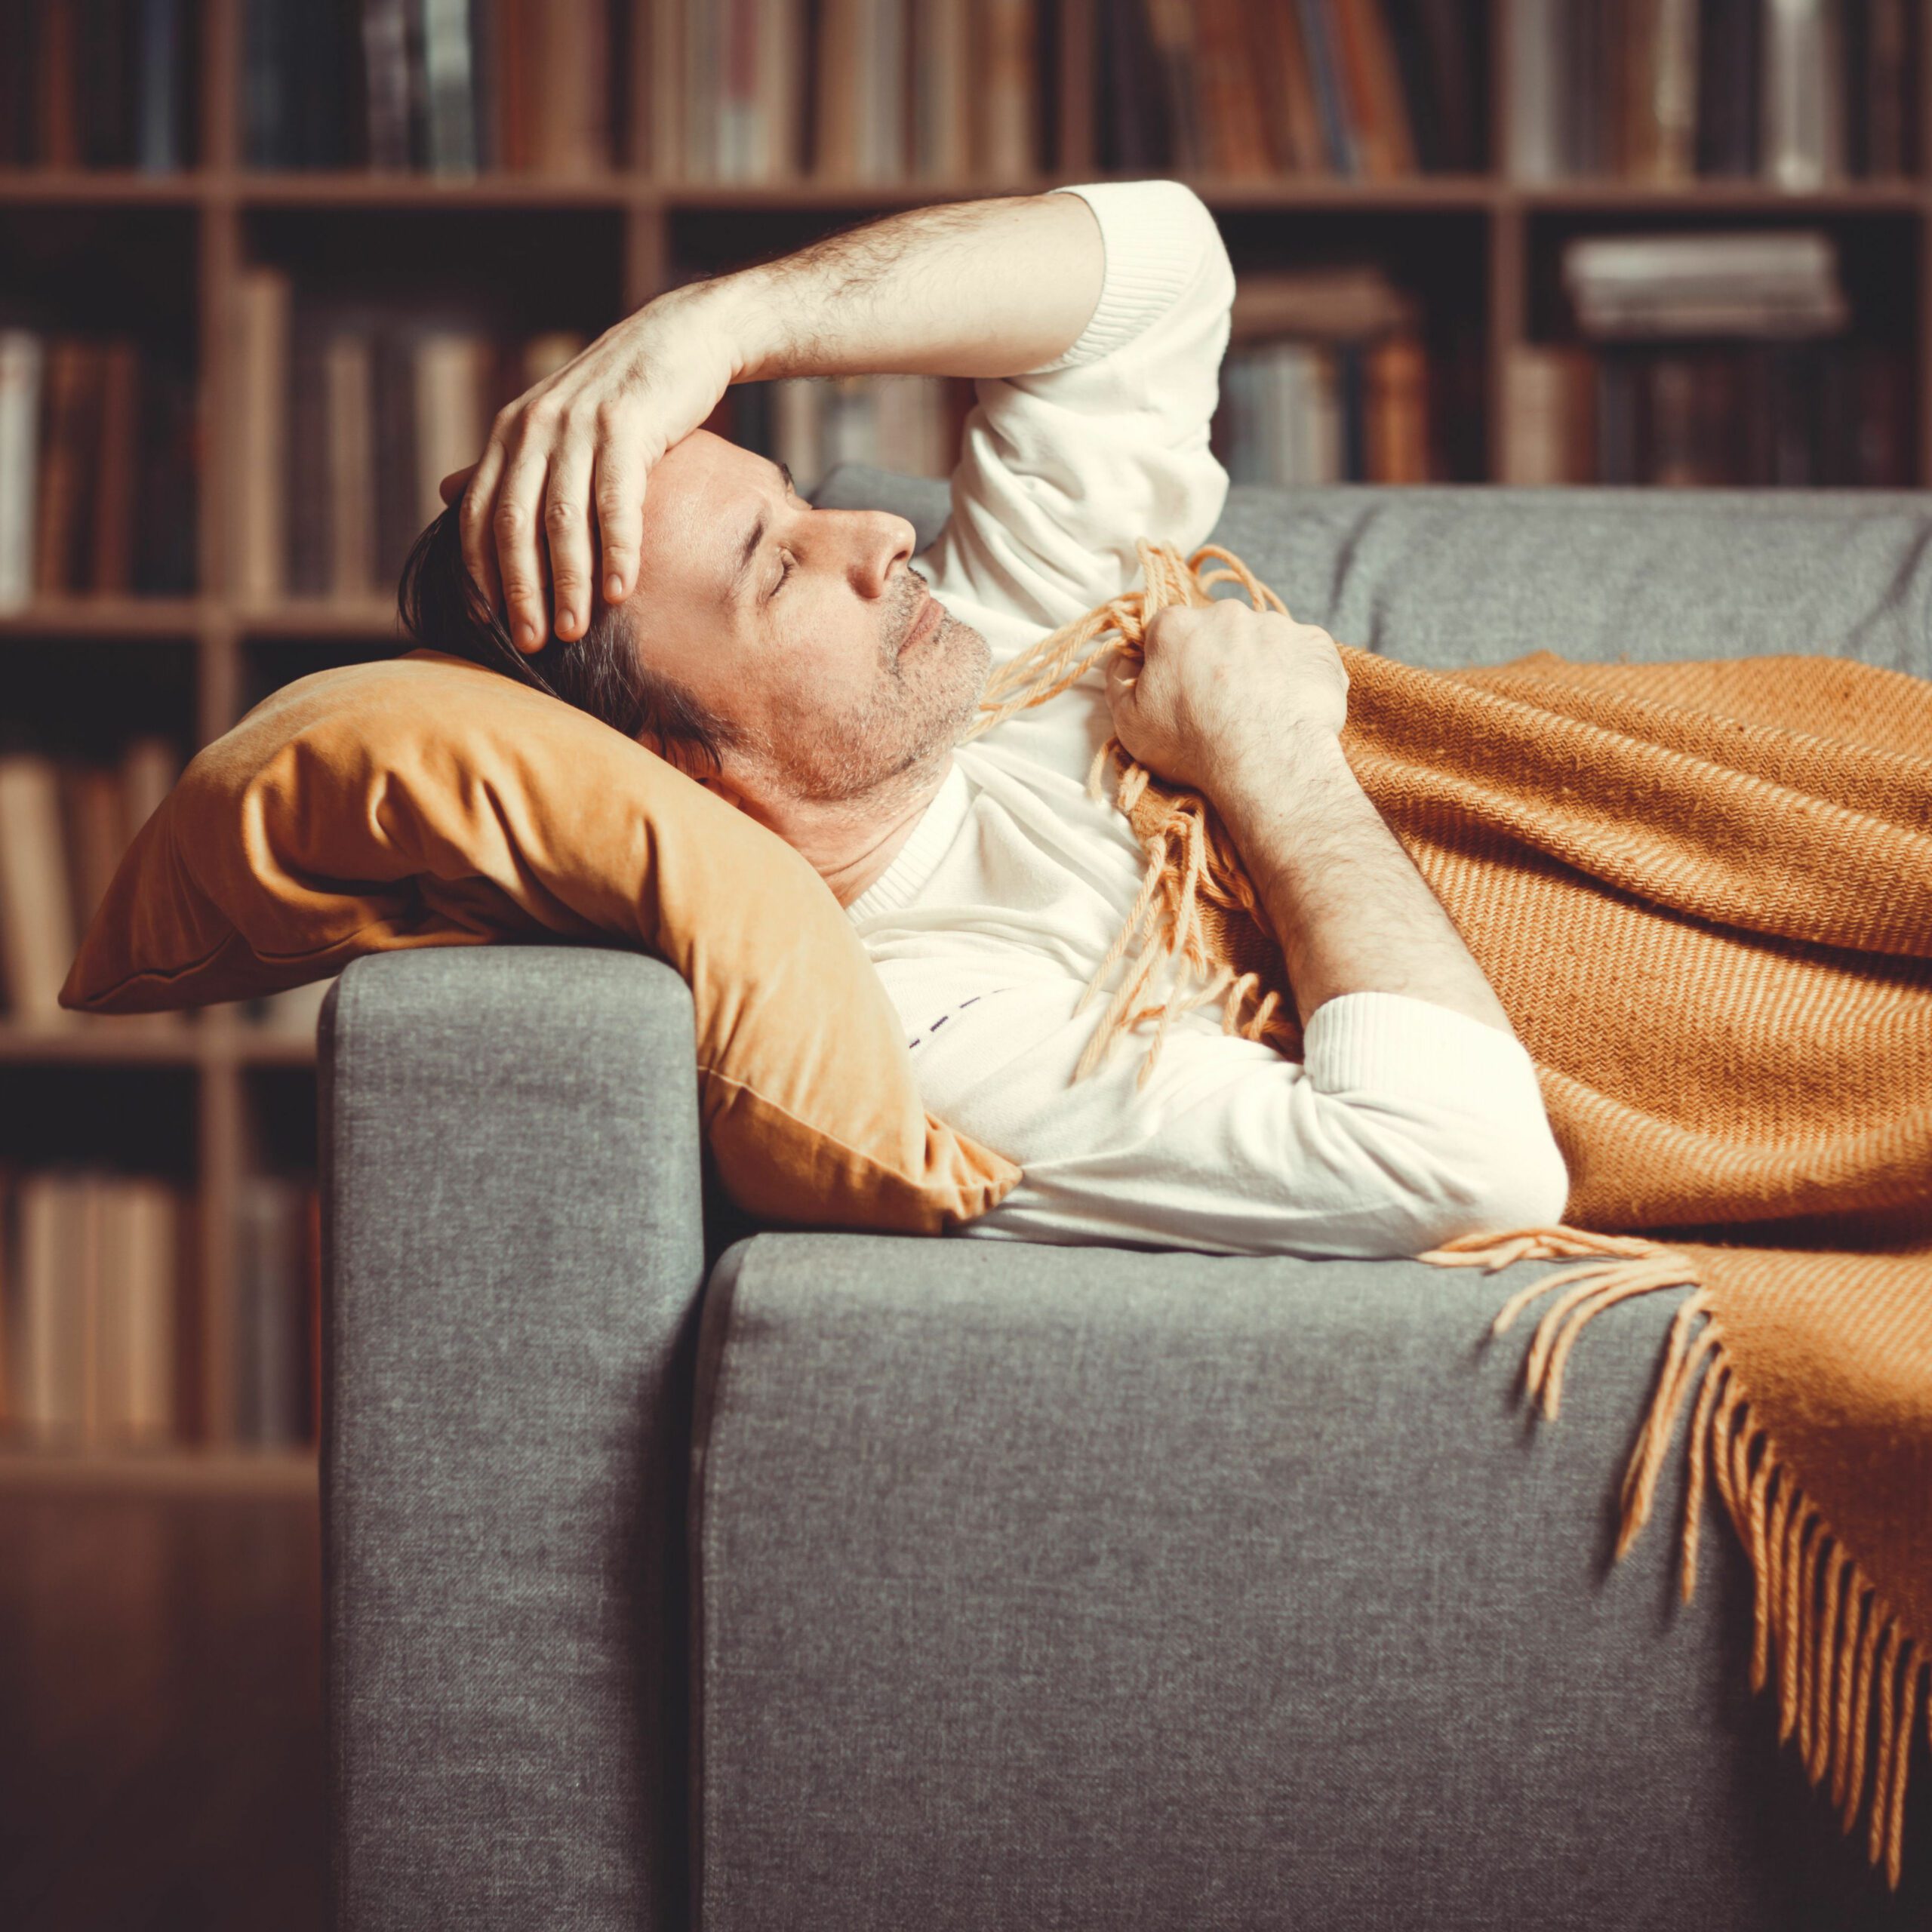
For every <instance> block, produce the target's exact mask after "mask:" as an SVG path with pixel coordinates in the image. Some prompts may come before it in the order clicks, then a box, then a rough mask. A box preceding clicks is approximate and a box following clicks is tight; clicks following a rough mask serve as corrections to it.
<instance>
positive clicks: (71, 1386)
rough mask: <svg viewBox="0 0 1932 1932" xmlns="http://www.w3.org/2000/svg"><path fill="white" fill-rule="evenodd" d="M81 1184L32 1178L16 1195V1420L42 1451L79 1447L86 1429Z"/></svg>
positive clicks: (87, 1282)
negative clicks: (17, 1273) (52, 1448)
mask: <svg viewBox="0 0 1932 1932" xmlns="http://www.w3.org/2000/svg"><path fill="white" fill-rule="evenodd" d="M84 1186H85V1183H83V1182H82V1181H81V1180H79V1179H78V1177H75V1176H72V1175H69V1174H59V1173H42V1174H28V1175H26V1176H24V1177H22V1179H21V1180H20V1183H19V1186H18V1187H17V1189H16V1191H15V1197H14V1198H15V1207H16V1215H17V1224H18V1229H19V1243H18V1247H17V1254H18V1257H19V1273H20V1282H19V1291H18V1298H17V1317H18V1319H17V1327H16V1330H15V1337H16V1340H17V1348H16V1350H15V1381H14V1402H13V1408H14V1417H15V1420H16V1423H17V1426H18V1428H19V1429H20V1433H21V1434H22V1435H23V1436H24V1437H25V1438H26V1440H28V1441H29V1442H32V1443H33V1444H35V1445H36V1446H38V1447H78V1445H79V1444H80V1443H81V1441H82V1439H83V1438H84V1436H85V1429H86V1403H87V1345H88V1334H87V1326H88V1311H87V1307H86V1301H87V1298H88V1295H89V1294H90V1292H91V1278H90V1277H91V1269H90V1268H89V1266H88V1252H87V1249H88V1227H87V1220H88V1207H87V1202H86V1200H85V1195H84V1192H83V1190H84Z"/></svg>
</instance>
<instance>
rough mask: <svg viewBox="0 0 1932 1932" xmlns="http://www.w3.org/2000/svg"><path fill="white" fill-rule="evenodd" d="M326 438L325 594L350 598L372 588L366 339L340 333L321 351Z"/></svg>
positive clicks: (372, 417)
mask: <svg viewBox="0 0 1932 1932" xmlns="http://www.w3.org/2000/svg"><path fill="white" fill-rule="evenodd" d="M322 392H323V396H324V399H325V420H326V430H327V438H326V445H325V452H324V463H325V474H326V476H327V479H328V491H327V503H328V577H327V581H328V589H329V591H330V592H331V595H334V596H337V597H340V598H361V597H367V596H368V595H371V593H372V592H374V589H375V587H376V502H377V496H376V451H375V442H376V389H375V368H374V360H373V358H372V356H371V349H370V343H369V339H368V336H367V335H365V334H361V333H359V332H349V331H338V332H337V333H336V334H333V335H331V337H329V338H328V342H327V343H326V344H325V346H324V348H323V350H322Z"/></svg>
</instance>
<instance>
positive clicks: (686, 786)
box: [61, 651, 1018, 1232]
mask: <svg viewBox="0 0 1932 1932" xmlns="http://www.w3.org/2000/svg"><path fill="white" fill-rule="evenodd" d="M721 879H722V880H727V881H730V890H728V891H722V892H721V891H718V889H717V888H718V881H720V880H721ZM546 934H561V935H562V936H563V937H567V938H574V939H597V938H602V939H605V940H609V941H612V942H614V943H617V944H619V945H628V946H638V947H641V948H642V949H645V950H646V951H649V952H655V953H657V954H659V955H661V956H662V957H663V958H666V959H667V960H669V961H670V963H671V964H672V965H674V966H675V967H676V968H677V969H678V971H679V972H680V973H681V974H683V976H684V977H685V980H687V981H688V983H690V985H691V988H692V990H693V995H694V1000H695V1002H696V1006H697V1054H698V1059H697V1064H698V1067H699V1069H700V1075H701V1077H702V1080H703V1121H704V1128H705V1133H706V1137H707V1140H708V1141H709V1145H710V1147H711V1149H712V1153H713V1154H714V1155H715V1157H716V1158H717V1161H718V1167H719V1170H720V1172H721V1174H722V1176H723V1178H724V1183H725V1185H726V1186H728V1188H729V1189H731V1192H732V1193H733V1195H734V1196H735V1198H737V1200H738V1201H740V1202H741V1203H742V1204H743V1205H744V1206H746V1207H749V1208H750V1209H752V1210H753V1211H756V1212H758V1213H760V1214H765V1215H768V1216H769V1217H772V1218H774V1219H777V1220H786V1221H789V1222H792V1223H803V1224H806V1225H811V1226H834V1227H863V1228H892V1229H903V1230H905V1231H906V1232H938V1230H939V1229H941V1228H943V1227H946V1226H952V1225H954V1224H955V1223H958V1222H959V1221H961V1220H968V1219H970V1218H971V1217H972V1216H974V1214H977V1213H979V1212H980V1210H981V1209H983V1207H986V1206H987V1205H989V1204H990V1203H991V1202H992V1201H995V1200H997V1199H998V1198H999V1197H1000V1196H1001V1195H1002V1194H1004V1192H1006V1191H1007V1190H1008V1189H1009V1188H1010V1187H1011V1186H1012V1185H1013V1183H1014V1180H1017V1177H1018V1171H1017V1169H1016V1168H1014V1166H1013V1165H1012V1164H1011V1162H1010V1161H1005V1160H1004V1159H1002V1158H1001V1157H1000V1156H999V1155H996V1154H993V1153H992V1152H989V1151H988V1150H986V1149H983V1148H980V1147H978V1146H975V1145H974V1143H971V1142H970V1141H968V1140H965V1139H964V1137H961V1136H960V1135H958V1134H955V1133H954V1132H953V1131H952V1129H951V1128H947V1127H945V1126H943V1125H942V1124H940V1123H939V1122H937V1121H934V1120H933V1119H932V1118H931V1117H930V1116H929V1115H928V1114H927V1113H926V1112H925V1110H924V1108H923V1107H922V1106H921V1105H920V1103H919V1098H918V1088H917V1086H916V1084H915V1081H914V1079H913V1075H912V1063H911V1060H910V1059H909V1056H908V1054H907V1052H906V1043H905V1039H904V1037H903V1032H902V1029H900V1023H899V1020H898V1017H897V1015H896V1014H894V1011H893V1009H892V1005H891V1001H889V1000H888V998H886V995H885V992H884V989H883V988H882V987H881V986H880V985H879V984H878V979H877V977H876V975H875V974H874V972H873V971H872V965H871V962H870V961H869V960H868V959H867V958H866V954H865V949H864V948H863V946H861V945H860V943H859V941H858V939H857V936H856V935H855V934H854V932H853V931H852V928H851V921H849V920H848V919H847V918H846V917H845V915H844V912H842V911H841V909H840V907H839V906H838V902H837V900H835V899H834V898H833V897H832V894H831V893H830V892H829V891H827V889H826V886H825V884H824V881H823V880H821V879H820V878H819V876H818V875H817V873H816V872H814V871H813V870H812V869H811V866H809V865H808V864H807V863H805V861H804V860H803V859H802V858H801V857H799V856H798V854H797V853H795V852H794V851H792V848H790V847H789V845H787V844H786V843H785V842H784V841H783V839H781V838H778V837H777V835H775V834H774V833H773V832H771V831H769V830H768V829H767V828H765V827H764V826H761V825H759V824H758V823H755V821H754V820H752V819H750V818H749V817H746V815H745V814H743V813H742V812H740V811H737V810H736V809H735V808H733V807H732V806H731V805H729V804H726V803H725V802H724V801H723V800H722V799H721V798H718V797H716V796H715V795H713V794H712V793H711V792H708V791H706V789H704V787H703V786H701V785H699V784H697V783H696V782H695V781H694V780H692V779H691V778H689V777H686V776H685V774H683V773H682V772H681V771H677V770H676V769H675V768H673V767H672V766H671V765H670V764H667V763H666V761H664V760H663V759H662V758H658V757H657V756H656V755H654V754H653V753H651V752H648V751H647V750H645V749H644V747H643V746H641V745H639V744H637V743H633V742H632V740H629V739H628V738H626V737H623V735H622V734H620V733H619V732H617V731H612V730H611V728H609V727H608V726H607V725H605V724H601V723H599V722H598V721H597V720H596V719H595V718H592V717H590V716H589V715H587V714H586V713H585V712H581V711H579V710H577V709H574V707H573V706H570V705H567V704H565V703H561V702H560V701H559V700H557V699H555V698H552V697H548V696H546V694H543V692H540V691H533V690H530V689H528V688H525V687H524V686H522V685H518V684H515V683H514V682H513V681H512V680H511V679H509V678H506V677H503V676H501V675H499V674H498V673H497V672H494V671H489V670H485V669H483V668H481V666H477V665H474V664H470V663H465V662H464V661H463V660H460V659H457V658H453V657H445V656H444V655H442V654H440V653H438V652H435V651H411V653H409V654H408V655H407V656H406V657H401V658H398V659H394V660H387V661H383V662H379V663H373V664H356V665H348V666H341V667H339V668H337V669H333V670H328V671H322V672H316V673H315V674H314V675H312V676H310V677H307V678H298V679H297V680H296V681H294V683H292V684H291V685H285V687H283V688H282V689H281V690H280V691H277V692H275V694H273V695H272V696H271V697H269V698H267V699H266V700H264V701H263V703H260V704H259V705H257V706H256V707H255V709H254V710H253V711H251V712H249V714H248V716H247V717H246V718H244V719H243V720H242V721H241V722H240V723H239V724H237V725H236V726H235V728H234V729H233V730H232V731H229V732H228V733H227V734H226V735H225V736H224V737H221V738H220V739H219V740H217V741H216V742H215V743H214V744H212V745H210V746H207V747H206V748H205V749H204V750H202V752H200V753H199V754H198V755H197V756H196V758H195V759H194V761H193V762H192V764H190V765H189V768H188V769H187V771H186V773H185V774H183V777H182V779H181V781H180V783H179V784H178V785H177V786H176V787H175V789H174V792H172V793H171V795H169V797H168V798H167V800H166V801H165V802H164V803H163V804H162V806H161V808H160V809H159V810H158V811H157V812H156V813H155V814H154V816H153V817H152V818H151V819H150V820H149V821H148V823H147V824H146V826H144V827H143V829H142V830H141V832H140V835H139V836H138V837H137V838H136V839H135V841H134V844H133V845H132V846H131V848H130V849H129V851H128V854H127V855H126V857H125V858H124V859H123V860H122V863H121V866H120V868H119V869H118V872H116V874H115V878H114V881H113V883H112V885H111V886H110V887H109V890H108V892H107V894H106V897H105V899H104V900H103V903H102V904H101V906H100V909H99V911H98V912H97V913H96V914H95V915H94V920H93V921H92V923H91V925H90V927H89V928H88V934H87V938H86V941H85V944H84V945H83V946H82V949H81V952H80V956H79V958H78V959H77V960H76V961H75V964H74V968H73V971H72V973H71V974H70V975H69V979H68V982H67V985H66V988H65V989H63V992H62V995H61V998H62V1000H63V1002H64V1003H65V1004H69V1005H71V1006H76V1007H81V1008H85V1009H87V1010H88V1011H94V1012H103V1013H122V1012H138V1011H146V1010H149V1009H152V1008H155V1007H178V1006H185V1005H193V1004H198V1003H200V1002H202V1001H207V1000H222V999H236V998H242V997H244V996H245V995H250V994H254V993H263V992H272V991H275V990H276V989H278V988H281V987H285V986H295V985H299V984H300V983H302V982H303V981H305V980H315V979H321V978H326V977H329V976H330V975H331V974H334V973H336V972H337V971H340V968H342V966H343V964H345V963H346V961H349V960H350V959H352V958H356V957H358V955H363V954H367V953H370V952H383V951H389V950H393V949H412V948H418V947H429V946H476V945H479V944H481V943H484V942H485V941H487V940H492V939H500V938H512V939H528V938H531V937H542V936H544V935H546Z"/></svg>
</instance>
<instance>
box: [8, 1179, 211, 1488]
mask: <svg viewBox="0 0 1932 1932" xmlns="http://www.w3.org/2000/svg"><path fill="white" fill-rule="evenodd" d="M12 1195H13V1198H12V1201H11V1208H12V1217H11V1218H12V1220H13V1221H14V1226H15V1229H16V1232H17V1240H16V1241H15V1243H14V1247H13V1256H12V1258H13V1263H14V1266H13V1267H12V1268H11V1270H10V1271H8V1272H9V1273H10V1274H11V1278H12V1293H11V1297H10V1300H11V1309H10V1310H9V1313H10V1315H11V1322H10V1324H9V1326H10V1334H9V1337H8V1343H9V1346H8V1348H7V1349H6V1350H5V1358H6V1361H7V1379H8V1388H7V1389H6V1391H5V1399H4V1402H0V1407H5V1410H6V1411H8V1412H9V1413H10V1414H11V1418H12V1421H13V1424H14V1429H15V1432H17V1434H18V1435H20V1436H21V1437H22V1438H23V1439H24V1440H26V1441H27V1442H29V1443H30V1444H33V1445H34V1446H36V1447H42V1448H48V1449H63V1450H85V1449H103V1448H122V1449H127V1448H152V1447H158V1446H161V1445H162V1444H165V1443H166V1442H168V1441H171V1440H174V1439H177V1438H178V1435H179V1432H180V1404H179V1401H178V1393H179V1362H178V1353H177V1315H178V1304H179V1293H180V1289H179V1280H180V1269H179V1254H180V1231H181V1217H180V1209H179V1204H178V1201H177V1197H176V1195H175V1192H174V1189H172V1188H171V1187H170V1186H168V1185H167V1184H166V1183H164V1182H162V1181H159V1180H155V1179H152V1178H151V1177H125V1176H122V1175H118V1174H105V1173H101V1172H97V1171H89V1170H76V1171H66V1170H59V1169H55V1170H49V1171H40V1172H35V1173H29V1174H24V1175H23V1176H22V1177H20V1180H19V1181H18V1183H17V1185H16V1186H15V1187H14V1189H13V1190H12Z"/></svg>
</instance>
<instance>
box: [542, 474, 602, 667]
mask: <svg viewBox="0 0 1932 1932" xmlns="http://www.w3.org/2000/svg"><path fill="white" fill-rule="evenodd" d="M590 465H591V451H590V448H589V444H588V443H587V442H586V441H585V440H584V439H583V438H582V437H580V436H565V437H562V438H559V439H558V442H557V445H556V446H555V448H554V449H553V450H552V452H551V455H550V475H549V485H548V487H547V488H546V491H545V493H544V498H543V540H544V543H545V546H546V548H547V549H548V550H549V555H550V591H551V595H552V598H554V599H555V604H556V629H557V635H558V636H559V637H561V638H577V637H581V636H583V634H584V632H586V630H588V629H589V628H590V606H591V599H592V586H593V584H594V583H595V581H596V568H597V560H596V558H595V557H594V556H593V555H592V554H591V542H590V536H591V532H590V516H589V510H590Z"/></svg>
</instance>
